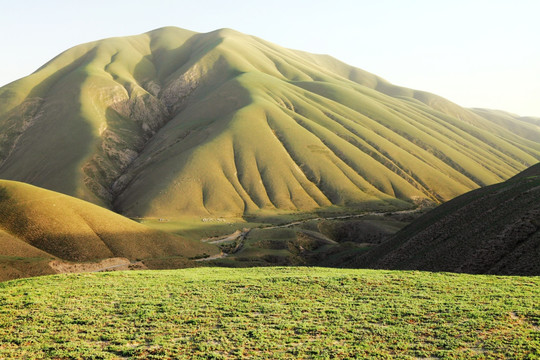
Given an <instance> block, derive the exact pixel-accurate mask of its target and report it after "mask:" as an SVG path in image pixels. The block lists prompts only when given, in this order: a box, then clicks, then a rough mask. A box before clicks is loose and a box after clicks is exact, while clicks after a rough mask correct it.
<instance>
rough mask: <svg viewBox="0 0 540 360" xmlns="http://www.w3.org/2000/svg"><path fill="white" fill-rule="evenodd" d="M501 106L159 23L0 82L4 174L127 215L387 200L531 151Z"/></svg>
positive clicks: (466, 185)
mask: <svg viewBox="0 0 540 360" xmlns="http://www.w3.org/2000/svg"><path fill="white" fill-rule="evenodd" d="M486 116H487V115H486ZM500 116H501V115H500V114H498V115H493V116H492V115H490V116H489V118H488V117H482V113H479V112H478V111H474V112H473V111H470V110H467V109H463V108H460V107H459V106H457V105H455V104H453V103H451V102H449V101H447V100H445V99H442V98H440V97H438V96H436V95H432V94H429V93H426V92H422V91H417V90H410V89H405V88H401V87H399V86H395V85H392V84H390V83H389V82H387V81H386V80H384V79H382V78H380V77H377V76H375V75H373V74H370V73H367V72H365V71H363V70H361V69H357V68H354V67H352V66H349V65H347V64H345V63H343V62H341V61H339V60H336V59H333V58H332V57H331V56H328V55H315V54H309V53H306V52H302V51H297V50H291V49H285V48H282V47H280V46H278V45H275V44H272V43H270V42H267V41H264V40H262V39H259V38H256V37H254V36H250V35H245V34H242V33H239V32H237V31H234V30H231V29H220V30H216V31H213V32H209V33H195V32H191V31H188V30H183V29H179V28H174V27H166V28H161V29H156V30H153V31H150V32H148V33H145V34H141V35H135V36H130V37H124V38H121V37H119V38H110V39H105V40H99V41H96V42H91V43H87V44H83V45H80V46H76V47H73V48H71V49H69V50H67V51H65V52H64V53H62V54H60V55H59V56H57V57H56V58H54V59H52V60H51V61H49V62H48V63H47V64H45V65H44V66H43V67H41V68H40V69H38V70H37V71H36V72H35V73H34V74H32V75H30V76H29V77H26V78H23V79H21V80H19V81H17V82H14V83H11V84H9V85H7V86H5V87H3V88H0V130H1V131H2V133H3V134H4V135H3V136H2V137H1V138H0V177H2V178H6V179H13V180H19V181H25V182H29V183H32V184H35V185H38V186H42V187H45V188H48V189H52V190H55V191H60V192H63V193H66V194H70V195H74V196H77V197H80V198H82V199H84V200H88V201H91V202H94V203H97V204H99V205H102V206H106V207H108V208H112V209H115V210H116V211H118V212H120V213H123V214H126V215H129V216H134V217H138V216H179V215H186V214H187V215H196V216H206V215H208V214H218V215H223V216H243V215H246V214H253V213H260V212H268V211H270V212H280V213H281V212H291V211H292V212H297V211H303V212H305V211H313V210H315V209H318V208H321V207H323V208H324V207H328V206H339V207H344V208H354V209H357V210H363V209H369V210H384V209H388V210H396V209H404V208H407V207H411V206H413V203H414V202H415V201H417V200H418V201H420V200H421V199H422V198H425V199H430V200H431V201H434V202H444V201H446V200H448V199H451V198H453V197H455V196H456V195H459V194H461V193H464V192H466V191H468V190H471V189H473V188H476V187H478V186H484V185H488V184H491V183H496V182H499V181H501V180H504V179H507V178H509V177H511V176H512V175H514V174H516V173H517V172H518V171H520V170H523V169H524V168H525V167H526V166H528V165H531V164H532V163H535V162H537V161H538V160H539V159H540V144H539V143H538V142H535V141H532V140H531V139H535V138H536V136H538V138H539V139H540V130H538V129H535V128H534V126H535V125H533V124H530V126H529V125H527V126H526V127H527V133H528V134H529V135H527V137H523V136H521V135H520V134H523V133H524V131H523V130H521V129H522V128H523V126H524V125H522V121H520V120H519V119H513V118H504V120H501V119H500ZM518 124H519V125H518ZM537 134H538V135H537ZM44 135H45V137H44ZM37 139H40V141H38V140H37ZM43 139H45V141H42V140H43ZM53 153H54V154H55V156H53V155H51V154H53ZM36 154H49V156H48V158H46V157H45V156H36ZM49 158H50V159H49ZM81 169H82V170H81Z"/></svg>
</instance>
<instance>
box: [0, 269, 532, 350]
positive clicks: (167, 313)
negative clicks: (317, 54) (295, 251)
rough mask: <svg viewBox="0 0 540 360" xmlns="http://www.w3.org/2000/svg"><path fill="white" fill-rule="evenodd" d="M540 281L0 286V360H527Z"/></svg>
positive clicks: (158, 274) (97, 278)
mask: <svg viewBox="0 0 540 360" xmlns="http://www.w3.org/2000/svg"><path fill="white" fill-rule="evenodd" d="M539 298H540V278H538V277H503V276H472V275H462V274H448V273H427V272H401V271H374V270H338V269H328V268H307V267H303V268H290V267H289V268H282V267H275V268H257V269H241V270H237V269H223V268H198V269H184V270H168V271H143V272H111V273H91V274H72V275H54V276H45V277H38V278H32V279H22V280H14V281H9V282H5V283H1V284H0V358H6V359H11V358H33V359H39V358H54V359H82V358H84V359H122V358H133V359H184V358H185V359H187V358H190V359H241V358H246V359H247V358H249V359H268V358H273V359H307V358H310V359H351V358H356V359H363V358H380V359H385V358H393V359H501V358H509V359H510V358H511V359H518V358H519V359H537V358H539V357H540V351H539V349H540V336H539V335H540V328H539V326H540V303H539V301H538V299H539Z"/></svg>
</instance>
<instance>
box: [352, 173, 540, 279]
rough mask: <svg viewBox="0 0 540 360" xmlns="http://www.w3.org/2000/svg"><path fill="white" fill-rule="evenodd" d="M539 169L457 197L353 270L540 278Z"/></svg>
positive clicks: (363, 258) (357, 262)
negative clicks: (374, 268)
mask: <svg viewBox="0 0 540 360" xmlns="http://www.w3.org/2000/svg"><path fill="white" fill-rule="evenodd" d="M539 199H540V164H537V165H534V166H532V167H530V168H529V169H527V170H525V171H523V172H522V173H520V174H518V175H516V176H515V177H513V178H511V179H510V180H507V181H505V182H503V183H500V184H496V185H491V186H488V187H485V188H482V189H478V190H474V191H471V192H469V193H466V194H464V195H461V196H459V197H457V198H456V199H453V200H451V201H449V202H447V203H445V204H443V205H440V206H439V207H437V208H436V209H434V210H432V211H430V212H429V213H427V214H425V215H424V216H422V217H421V218H419V219H418V220H416V221H414V222H413V223H411V224H410V225H408V226H407V227H405V228H404V229H403V230H401V231H399V232H398V233H397V234H396V235H394V236H393V237H392V238H391V239H390V240H389V241H388V242H386V243H384V244H383V245H381V246H379V247H378V248H376V249H374V250H372V251H371V252H369V253H367V254H365V255H362V256H360V257H359V258H357V259H355V260H354V261H352V262H351V263H350V264H349V265H355V266H361V267H376V268H387V269H417V270H429V271H455V272H466V273H485V274H503V275H540V202H539V201H538V200H539Z"/></svg>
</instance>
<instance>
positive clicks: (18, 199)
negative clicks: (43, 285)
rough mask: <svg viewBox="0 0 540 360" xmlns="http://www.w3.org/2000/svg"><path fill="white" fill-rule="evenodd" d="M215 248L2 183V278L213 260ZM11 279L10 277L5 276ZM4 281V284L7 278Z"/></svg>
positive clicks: (33, 189)
mask: <svg viewBox="0 0 540 360" xmlns="http://www.w3.org/2000/svg"><path fill="white" fill-rule="evenodd" d="M217 252H218V251H217V249H216V248H215V247H213V246H211V245H208V244H203V243H200V242H197V241H191V240H186V239H183V238H181V237H179V236H176V235H172V234H169V233H165V232H161V231H157V230H153V229H150V228H147V227H146V226H144V225H141V224H139V223H137V222H135V221H132V220H129V219H127V218H125V217H123V216H121V215H118V214H115V213H113V212H111V211H109V210H107V209H104V208H101V207H99V206H97V205H94V204H90V203H87V202H85V201H82V200H79V199H76V198H73V197H70V196H67V195H63V194H60V193H56V192H53V191H50V190H45V189H41V188H37V187H35V186H31V185H28V184H24V183H19V182H14V181H6V180H0V264H1V265H0V272H3V273H4V277H10V278H11V277H18V276H16V275H36V274H38V275H39V274H41V273H54V272H55V271H53V270H51V269H50V267H49V266H48V263H49V262H50V261H51V260H52V259H57V260H64V261H69V262H89V261H98V260H103V259H107V258H119V257H121V258H126V259H128V260H130V261H136V260H148V261H150V260H151V259H152V261H154V262H155V259H160V258H165V257H178V258H183V259H185V260H186V262H188V258H192V257H198V256H203V255H204V254H208V255H210V254H215V253H217ZM6 273H10V274H11V275H9V276H8V275H5V274H6ZM4 280H5V278H4Z"/></svg>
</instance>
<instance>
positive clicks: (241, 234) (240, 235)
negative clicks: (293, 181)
mask: <svg viewBox="0 0 540 360" xmlns="http://www.w3.org/2000/svg"><path fill="white" fill-rule="evenodd" d="M421 210H422V209H421V208H415V209H411V210H401V211H389V212H367V213H363V214H354V215H341V216H334V217H316V218H309V219H304V220H298V221H293V222H290V223H287V224H281V225H272V226H265V227H261V229H278V228H287V227H292V226H295V225H300V224H303V223H305V222H308V221H313V220H316V221H321V220H339V219H352V218H361V217H364V216H384V215H386V214H390V213H392V214H413V213H416V212H419V211H421ZM251 230H252V229H251V228H244V229H243V230H242V231H241V230H236V231H235V232H234V233H232V234H228V235H223V236H217V237H212V238H205V239H201V241H203V242H207V243H209V244H214V245H217V244H222V243H225V242H229V241H237V240H239V242H238V245H237V246H236V247H235V248H234V250H233V251H231V254H234V253H236V252H238V251H239V250H240V249H241V248H242V247H243V245H244V240H245V239H246V237H247V236H248V234H249V232H250V231H251ZM228 255H229V253H225V252H221V254H218V255H213V256H209V257H206V258H202V259H197V260H195V261H211V260H216V259H223V258H225V257H227V256H228Z"/></svg>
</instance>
